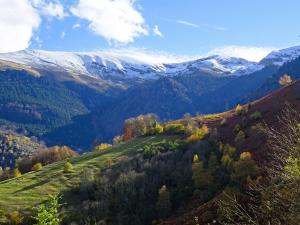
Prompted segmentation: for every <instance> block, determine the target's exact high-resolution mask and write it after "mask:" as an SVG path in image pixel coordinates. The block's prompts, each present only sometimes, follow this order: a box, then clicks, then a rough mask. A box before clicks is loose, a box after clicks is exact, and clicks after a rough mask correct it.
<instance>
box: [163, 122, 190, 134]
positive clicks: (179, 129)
mask: <svg viewBox="0 0 300 225" xmlns="http://www.w3.org/2000/svg"><path fill="white" fill-rule="evenodd" d="M164 132H165V133H167V134H184V132H185V127H184V125H183V124H181V123H170V124H167V125H165V127H164Z"/></svg>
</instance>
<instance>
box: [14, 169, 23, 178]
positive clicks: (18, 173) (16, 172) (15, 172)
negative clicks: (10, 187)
mask: <svg viewBox="0 0 300 225" xmlns="http://www.w3.org/2000/svg"><path fill="white" fill-rule="evenodd" d="M20 176H22V173H21V172H20V170H19V169H18V168H16V169H14V171H13V177H20Z"/></svg>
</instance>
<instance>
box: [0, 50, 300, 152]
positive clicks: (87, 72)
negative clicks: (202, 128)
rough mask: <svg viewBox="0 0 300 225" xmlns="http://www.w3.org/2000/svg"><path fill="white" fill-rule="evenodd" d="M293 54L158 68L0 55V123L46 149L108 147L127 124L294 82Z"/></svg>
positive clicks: (126, 60)
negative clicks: (148, 115) (287, 78)
mask: <svg viewBox="0 0 300 225" xmlns="http://www.w3.org/2000/svg"><path fill="white" fill-rule="evenodd" d="M299 56H300V47H292V48H288V49H283V50H278V51H274V52H272V53H270V54H269V55H268V56H266V57H265V58H264V59H262V60H261V61H260V62H250V61H247V60H245V59H240V58H234V57H226V56H219V55H213V56H209V57H205V58H200V59H197V60H192V61H187V62H176V63H163V62H159V61H158V60H157V61H156V62H153V61H151V60H145V59H144V58H141V57H138V56H135V55H129V54H123V55H122V54H120V53H113V52H92V53H71V52H47V51H41V50H25V51H20V52H14V53H5V54H0V80H1V84H0V103H1V107H0V124H1V126H2V127H9V128H10V129H12V128H13V129H14V130H15V131H17V132H19V133H25V134H26V135H29V136H37V137H38V138H39V139H41V140H43V141H45V142H46V144H47V145H57V144H58V145H69V146H71V147H73V148H75V149H77V150H84V149H87V148H89V147H90V146H91V145H93V144H94V143H97V142H100V141H101V142H104V141H105V142H109V141H111V140H112V138H113V137H114V136H115V135H118V134H119V133H121V131H122V124H123V121H124V120H125V119H127V118H129V117H134V116H138V115H140V114H146V113H150V112H151V113H156V114H157V115H159V116H160V118H161V119H163V120H169V119H178V118H180V117H182V116H183V115H184V114H185V113H186V112H189V113H191V114H196V113H200V114H209V113H216V112H222V111H224V110H226V109H230V108H232V107H234V106H235V105H236V104H238V103H246V102H249V101H251V100H255V99H257V98H259V97H262V96H264V95H266V94H268V93H270V92H271V91H273V90H276V89H277V88H279V87H280V85H279V84H278V80H279V78H280V77H281V76H282V75H283V74H284V73H288V74H289V75H290V76H291V77H292V78H293V79H297V78H299V75H298V74H297V72H296V71H297V70H299V69H300V59H299Z"/></svg>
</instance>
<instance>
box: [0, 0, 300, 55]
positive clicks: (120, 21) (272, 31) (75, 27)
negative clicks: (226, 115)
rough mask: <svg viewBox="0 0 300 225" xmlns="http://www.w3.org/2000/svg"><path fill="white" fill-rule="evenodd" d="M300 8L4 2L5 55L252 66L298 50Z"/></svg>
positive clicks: (206, 0) (266, 0)
mask: <svg viewBox="0 0 300 225" xmlns="http://www.w3.org/2000/svg"><path fill="white" fill-rule="evenodd" d="M20 2H22V3H20ZM299 8H300V1H299V0H284V1H283V0H243V1H239V0H135V1H134V0H115V1H112V0H21V1H20V0H10V1H7V0H0V52H7V51H16V50H22V49H25V48H30V49H44V50H55V51H98V50H106V49H116V48H119V49H143V50H146V51H152V52H157V51H160V52H166V53H169V54H173V55H185V56H192V55H194V56H195V55H205V54H207V53H228V54H233V55H234V54H235V55H237V56H242V57H243V56H244V55H245V56H244V58H247V57H248V58H249V59H255V58H261V57H262V55H264V54H267V52H269V51H271V50H272V49H277V48H284V47H290V46H294V45H299V41H300V38H299V35H300V28H299V22H300V14H299ZM10 9H11V10H10ZM14 15H16V18H15V17H14ZM19 15H24V17H20V16H19ZM18 23H20V24H18ZM16 26H17V27H19V28H20V29H16ZM1 27H2V28H1ZM22 31H23V33H22ZM25 34H26V35H25ZM3 35H6V36H8V37H7V38H6V39H4V40H1V39H3V38H2V37H1V36H3ZM10 36H11V37H10ZM12 41H13V42H14V44H13V43H11V42H12ZM1 45H2V46H1ZM248 55H249V56H248Z"/></svg>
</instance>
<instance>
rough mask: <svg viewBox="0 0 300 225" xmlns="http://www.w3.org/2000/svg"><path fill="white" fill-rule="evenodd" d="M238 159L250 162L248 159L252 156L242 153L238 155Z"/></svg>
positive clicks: (248, 153)
mask: <svg viewBox="0 0 300 225" xmlns="http://www.w3.org/2000/svg"><path fill="white" fill-rule="evenodd" d="M240 159H241V160H250V159H252V155H251V153H250V152H243V153H241V154H240Z"/></svg>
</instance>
